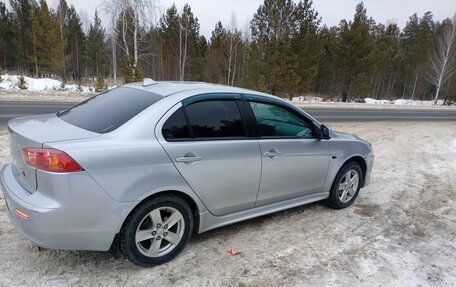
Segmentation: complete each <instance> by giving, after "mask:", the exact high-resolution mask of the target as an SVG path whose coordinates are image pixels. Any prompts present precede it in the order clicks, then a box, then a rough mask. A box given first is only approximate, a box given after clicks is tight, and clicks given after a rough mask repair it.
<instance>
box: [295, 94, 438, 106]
mask: <svg viewBox="0 0 456 287" xmlns="http://www.w3.org/2000/svg"><path fill="white" fill-rule="evenodd" d="M291 102H292V103H297V104H300V103H323V102H325V103H336V102H333V101H324V100H323V98H321V97H315V96H300V97H293V99H292V100H291ZM364 102H365V103H366V104H370V105H399V106H433V105H434V101H415V100H403V99H399V100H394V101H390V100H376V99H372V98H365V99H364ZM443 103H444V100H438V101H437V105H438V106H442V105H443Z"/></svg>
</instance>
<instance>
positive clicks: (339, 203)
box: [327, 162, 362, 209]
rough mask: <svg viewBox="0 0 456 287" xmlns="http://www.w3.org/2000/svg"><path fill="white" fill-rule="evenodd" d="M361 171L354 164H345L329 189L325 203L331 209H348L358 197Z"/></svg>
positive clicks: (356, 164) (357, 165)
mask: <svg viewBox="0 0 456 287" xmlns="http://www.w3.org/2000/svg"><path fill="white" fill-rule="evenodd" d="M361 181H362V171H361V167H360V166H359V164H358V163H356V162H349V163H347V164H345V165H344V166H343V167H342V168H341V169H340V170H339V173H338V174H337V176H336V178H335V180H334V183H333V185H332V187H331V191H330V194H329V198H328V199H327V203H328V205H329V206H330V207H331V208H334V209H342V208H346V207H349V206H350V205H351V204H352V203H353V202H354V201H355V199H356V197H357V196H358V193H359V190H360V188H361Z"/></svg>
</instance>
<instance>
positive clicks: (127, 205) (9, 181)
mask: <svg viewBox="0 0 456 287" xmlns="http://www.w3.org/2000/svg"><path fill="white" fill-rule="evenodd" d="M37 176H38V180H39V185H38V189H37V191H36V192H34V193H33V194H30V193H29V192H28V191H27V190H25V189H24V188H23V187H22V186H21V185H20V184H19V183H18V182H17V180H16V177H15V176H14V174H13V166H12V164H7V165H5V166H4V167H3V168H2V170H1V176H0V187H1V188H2V190H3V194H4V197H5V200H6V202H7V206H8V207H7V213H8V216H9V218H10V220H11V222H12V223H13V225H14V226H15V227H16V230H18V231H19V232H20V233H21V234H22V235H23V236H24V237H26V238H27V239H29V240H30V241H32V242H34V243H35V244H37V245H38V246H41V247H45V248H52V249H63V250H75V249H76V250H101V251H106V250H108V249H109V247H110V246H111V243H112V240H113V238H114V236H115V234H116V233H117V232H118V230H119V229H120V226H121V224H122V223H121V222H119V221H118V220H113V219H114V218H115V219H118V218H123V217H125V216H126V214H128V212H130V210H131V209H132V208H133V207H134V206H135V204H136V203H135V202H117V201H114V200H112V199H111V198H109V197H108V196H107V194H106V193H105V192H104V191H103V190H102V189H101V188H100V187H99V186H98V185H97V184H96V183H95V182H94V181H93V180H92V178H91V177H90V176H89V175H88V174H87V173H86V172H77V173H72V174H71V175H70V174H65V173H62V174H55V173H49V172H45V171H38V172H37ZM16 208H18V209H20V210H21V211H24V212H26V213H27V214H28V215H29V216H30V218H29V219H23V218H22V217H20V216H19V215H17V214H16V213H15V209H16Z"/></svg>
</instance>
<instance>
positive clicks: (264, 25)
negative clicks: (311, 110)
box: [249, 0, 300, 94]
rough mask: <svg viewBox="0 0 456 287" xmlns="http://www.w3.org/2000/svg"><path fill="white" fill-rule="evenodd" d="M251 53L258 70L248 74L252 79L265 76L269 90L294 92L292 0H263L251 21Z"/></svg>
mask: <svg viewBox="0 0 456 287" xmlns="http://www.w3.org/2000/svg"><path fill="white" fill-rule="evenodd" d="M251 33H252V40H253V42H252V46H253V49H252V50H251V51H252V52H253V53H252V54H251V55H250V57H249V59H250V61H257V62H258V63H259V64H258V70H257V71H256V72H254V73H253V74H250V75H249V76H250V77H252V78H253V81H252V82H254V83H258V82H259V80H258V79H259V76H261V75H262V76H264V78H265V80H266V86H267V87H268V91H269V92H270V93H271V94H277V93H283V92H286V91H288V92H293V91H290V87H296V86H297V85H298V82H299V80H300V77H299V75H298V74H297V72H296V71H297V69H298V55H297V54H296V53H295V51H294V49H293V42H292V36H293V35H295V33H296V13H295V4H293V2H292V1H291V0H265V1H264V3H263V4H262V5H261V6H260V7H259V8H258V10H257V12H256V13H255V14H254V15H253V19H252V21H251Z"/></svg>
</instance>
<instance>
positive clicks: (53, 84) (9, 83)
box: [0, 75, 91, 93]
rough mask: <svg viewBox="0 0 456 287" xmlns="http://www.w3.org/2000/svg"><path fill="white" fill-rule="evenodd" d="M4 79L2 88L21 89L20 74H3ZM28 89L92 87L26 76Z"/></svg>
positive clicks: (63, 89)
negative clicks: (63, 83)
mask: <svg viewBox="0 0 456 287" xmlns="http://www.w3.org/2000/svg"><path fill="white" fill-rule="evenodd" d="M0 77H1V78H2V81H1V82H0V89H4V90H9V89H19V90H20V88H19V77H20V76H18V75H1V76H0ZM24 80H25V85H26V86H27V89H26V90H27V91H30V92H43V91H69V92H82V93H87V92H90V91H91V90H90V88H89V87H86V86H78V85H63V86H62V82H61V81H58V80H54V79H48V78H40V79H36V78H30V77H24Z"/></svg>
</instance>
